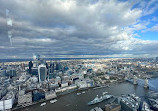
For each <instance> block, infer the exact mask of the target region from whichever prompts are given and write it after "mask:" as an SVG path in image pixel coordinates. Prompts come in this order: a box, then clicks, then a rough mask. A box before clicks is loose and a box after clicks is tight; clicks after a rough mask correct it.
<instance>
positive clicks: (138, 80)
mask: <svg viewBox="0 0 158 111" xmlns="http://www.w3.org/2000/svg"><path fill="white" fill-rule="evenodd" d="M134 79H136V80H135V81H136V83H137V84H138V85H140V86H143V87H144V86H145V80H144V79H140V78H134ZM134 79H129V78H128V79H126V80H127V81H128V82H130V83H132V84H134V83H133V81H134ZM148 87H149V89H151V90H154V91H158V88H157V87H156V86H154V85H153V84H151V83H150V81H148Z"/></svg>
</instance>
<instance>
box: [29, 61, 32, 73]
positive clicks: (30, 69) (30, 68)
mask: <svg viewBox="0 0 158 111" xmlns="http://www.w3.org/2000/svg"><path fill="white" fill-rule="evenodd" d="M32 66H33V63H32V61H30V62H29V74H31V73H32Z"/></svg>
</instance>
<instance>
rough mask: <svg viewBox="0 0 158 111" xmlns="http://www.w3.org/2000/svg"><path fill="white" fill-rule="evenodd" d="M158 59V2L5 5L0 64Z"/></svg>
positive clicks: (0, 12) (59, 0)
mask: <svg viewBox="0 0 158 111" xmlns="http://www.w3.org/2000/svg"><path fill="white" fill-rule="evenodd" d="M34 53H37V54H40V55H42V56H43V57H156V56H158V0H0V58H30V57H32V56H33V54H34Z"/></svg>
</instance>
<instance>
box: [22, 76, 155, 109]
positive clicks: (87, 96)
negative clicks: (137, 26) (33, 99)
mask: <svg viewBox="0 0 158 111" xmlns="http://www.w3.org/2000/svg"><path fill="white" fill-rule="evenodd" d="M150 83H153V85H157V84H158V78H156V79H151V80H150ZM156 87H158V86H156ZM148 91H150V90H149V89H144V87H142V86H139V85H137V86H135V85H133V84H131V83H129V82H123V83H114V84H111V85H110V87H105V88H101V89H93V88H91V89H88V90H85V93H82V94H81V95H77V94H76V93H77V92H82V91H76V92H73V93H70V94H67V95H63V96H59V97H58V98H57V100H58V101H57V102H56V103H54V104H50V103H49V101H47V102H46V103H47V104H46V105H45V106H43V107H41V106H40V104H36V105H33V106H30V107H27V108H23V109H20V111H24V110H25V111H26V110H29V111H89V110H90V109H92V108H94V107H96V106H98V107H102V108H104V106H105V104H106V103H107V101H103V102H101V103H98V104H95V105H91V106H87V103H88V102H89V101H91V100H93V99H94V98H95V97H96V95H99V96H100V95H102V93H103V92H108V94H111V95H114V96H121V94H130V93H135V94H136V95H137V96H139V97H141V98H142V100H143V99H144V97H145V94H146V93H147V92H148Z"/></svg>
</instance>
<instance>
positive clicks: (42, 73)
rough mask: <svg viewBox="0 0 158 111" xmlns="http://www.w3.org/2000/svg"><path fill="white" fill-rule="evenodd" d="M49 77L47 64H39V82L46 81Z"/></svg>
mask: <svg viewBox="0 0 158 111" xmlns="http://www.w3.org/2000/svg"><path fill="white" fill-rule="evenodd" d="M46 77H47V68H46V65H44V64H41V65H39V66H38V78H39V82H42V81H45V80H46Z"/></svg>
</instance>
